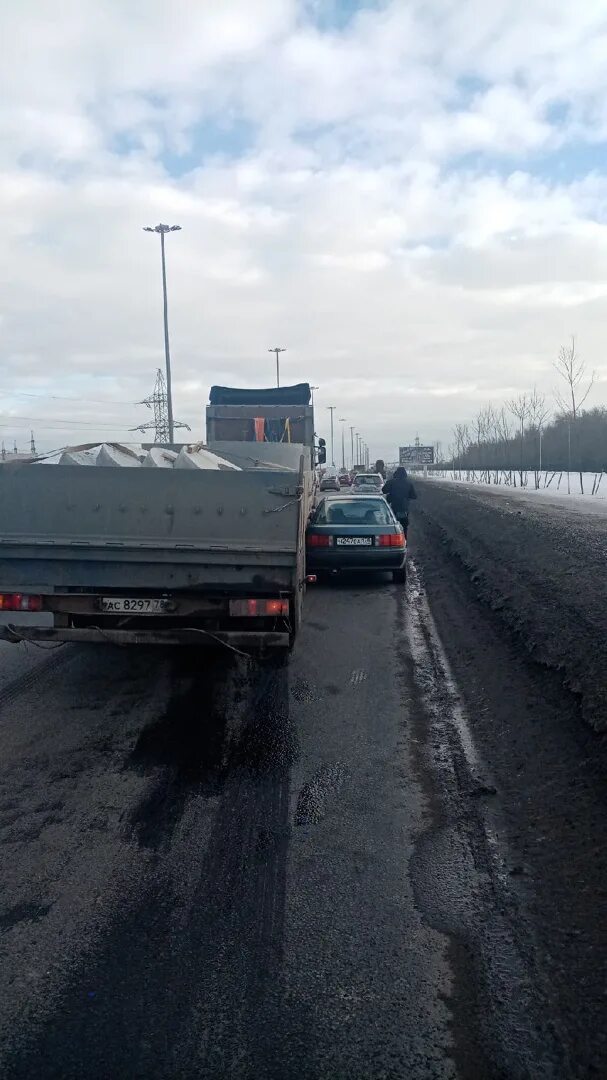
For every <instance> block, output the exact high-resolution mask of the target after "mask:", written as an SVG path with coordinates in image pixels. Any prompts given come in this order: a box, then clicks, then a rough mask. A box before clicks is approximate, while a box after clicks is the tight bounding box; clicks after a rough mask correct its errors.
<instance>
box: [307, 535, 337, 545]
mask: <svg viewBox="0 0 607 1080" xmlns="http://www.w3.org/2000/svg"><path fill="white" fill-rule="evenodd" d="M306 544H307V545H308V547H331V537H330V536H329V535H328V534H327V533H309V534H308V536H307V538H306Z"/></svg>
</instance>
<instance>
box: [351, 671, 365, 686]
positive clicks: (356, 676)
mask: <svg viewBox="0 0 607 1080" xmlns="http://www.w3.org/2000/svg"><path fill="white" fill-rule="evenodd" d="M367 677H368V676H367V672H366V671H362V670H359V671H353V672H352V674H351V675H350V684H351V686H360V684H361V683H363V682H365V681H366V679H367Z"/></svg>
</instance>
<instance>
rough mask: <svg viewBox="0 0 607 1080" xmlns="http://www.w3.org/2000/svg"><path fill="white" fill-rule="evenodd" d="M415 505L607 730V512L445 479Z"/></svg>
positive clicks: (423, 488) (424, 489)
mask: <svg viewBox="0 0 607 1080" xmlns="http://www.w3.org/2000/svg"><path fill="white" fill-rule="evenodd" d="M419 488H420V491H419V494H420V500H419V502H418V503H417V507H416V510H417V511H418V512H419V513H422V514H424V516H425V517H426V518H427V521H428V523H429V524H431V525H432V527H433V529H434V530H435V534H436V535H438V536H439V537H440V539H441V540H442V542H443V543H444V544H445V545H446V546H447V548H448V550H449V552H450V553H451V554H452V555H453V556H455V557H456V558H458V559H459V560H461V562H462V563H463V564H464V566H465V567H466V569H467V570H468V572H469V574H470V576H471V578H472V580H473V581H474V583H475V585H476V587H477V589H478V592H479V594H480V596H481V597H482V598H483V599H484V600H485V601H486V602H487V603H489V604H490V605H491V607H492V608H493V609H494V610H496V611H499V613H500V615H501V617H502V618H503V619H504V621H505V622H506V624H507V625H508V627H509V628H510V629H511V630H512V631H513V632H514V633H515V634H516V635H517V637H518V638H519V640H520V641H521V642H522V643H523V644H524V645H525V647H526V649H527V650H528V651H529V652H530V654H531V655H532V656H533V657H534V659H536V660H537V661H538V662H540V663H543V664H546V665H548V666H549V667H552V668H555V669H557V670H558V671H560V672H561V673H562V676H563V682H564V684H565V685H566V686H567V687H568V688H569V689H570V690H572V691H574V692H575V693H576V694H578V695H579V696H580V700H581V706H582V711H583V714H584V716H585V718H586V719H587V720H588V722H589V723H590V724H592V726H593V727H594V728H595V729H596V730H597V731H602V732H604V731H607V516H600V515H596V516H595V515H590V514H588V515H586V514H582V513H580V512H573V511H572V510H570V509H568V508H567V505H566V503H565V504H564V506H563V507H562V508H561V507H560V506H558V507H555V506H554V505H550V506H544V505H542V504H541V503H540V502H539V501H533V500H532V499H524V498H523V499H521V498H520V497H519V498H516V497H514V496H510V495H506V494H493V493H492V492H488V491H486V490H485V489H481V490H479V489H476V490H470V488H462V487H459V486H455V485H448V486H447V485H446V484H445V485H443V484H440V483H439V482H437V481H428V482H426V483H423V482H422V483H420V485H419Z"/></svg>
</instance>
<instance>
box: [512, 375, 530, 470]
mask: <svg viewBox="0 0 607 1080" xmlns="http://www.w3.org/2000/svg"><path fill="white" fill-rule="evenodd" d="M508 408H509V409H510V412H511V413H512V415H513V416H515V417H516V419H517V420H518V423H519V433H520V440H521V467H520V473H519V479H520V486H521V487H523V485H524V481H523V470H524V468H525V424H526V422H527V420H528V418H529V398H528V396H527V394H519V396H518V397H517V398H512V401H509V402H508Z"/></svg>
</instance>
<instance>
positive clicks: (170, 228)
mask: <svg viewBox="0 0 607 1080" xmlns="http://www.w3.org/2000/svg"><path fill="white" fill-rule="evenodd" d="M143 231H144V232H155V233H158V234H159V235H160V258H161V261H162V300H163V313H164V360H165V365H166V382H167V418H168V422H169V423H168V426H169V443H170V444H171V445H172V444H173V442H174V428H173V386H172V383H171V352H170V349H169V306H168V300H167V273H166V261H165V255H164V237H165V233H169V232H181V225H163V224H160V225H154V226H153V227H152V226H150V225H145V226H144V229H143Z"/></svg>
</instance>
